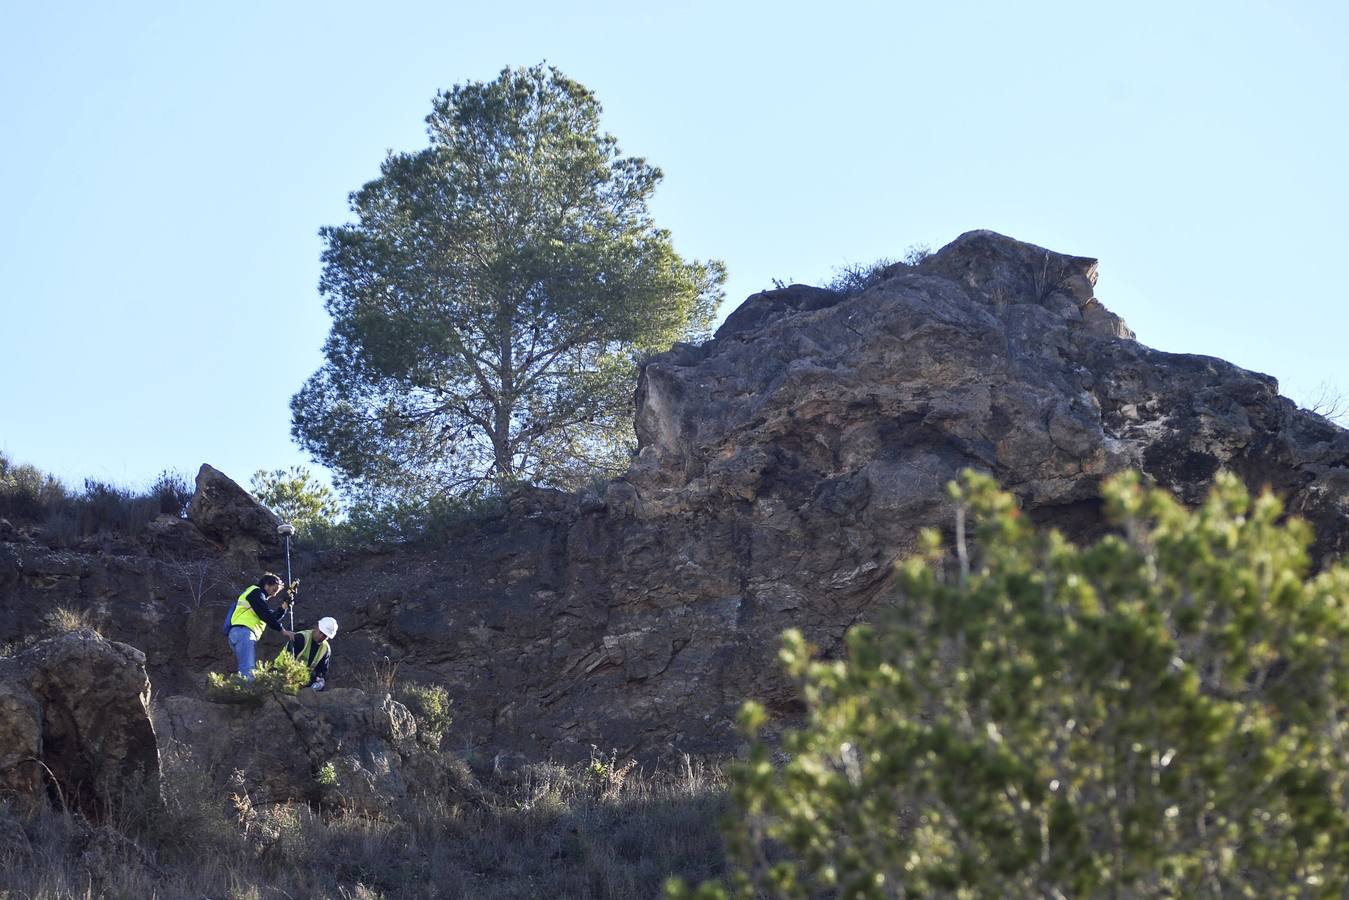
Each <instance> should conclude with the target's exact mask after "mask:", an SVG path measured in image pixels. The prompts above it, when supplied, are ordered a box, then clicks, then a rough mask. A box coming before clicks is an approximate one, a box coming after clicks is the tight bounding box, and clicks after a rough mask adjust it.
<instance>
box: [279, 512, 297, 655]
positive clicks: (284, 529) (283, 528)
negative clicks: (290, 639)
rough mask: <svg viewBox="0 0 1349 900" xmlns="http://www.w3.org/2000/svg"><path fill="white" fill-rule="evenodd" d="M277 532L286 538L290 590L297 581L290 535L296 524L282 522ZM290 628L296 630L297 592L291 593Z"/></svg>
mask: <svg viewBox="0 0 1349 900" xmlns="http://www.w3.org/2000/svg"><path fill="white" fill-rule="evenodd" d="M276 533H277V534H279V535H282V536H283V537H285V539H286V590H288V591H289V590H290V589H291V586H292V585H294V584H295V582H293V581H291V578H290V536H291V535H292V534H294V533H295V526H294V525H292V524H290V523H289V522H282V523H281V524H280V525H278V526H276ZM290 630H291V631H294V630H295V594H294V593H292V594H291V595H290Z"/></svg>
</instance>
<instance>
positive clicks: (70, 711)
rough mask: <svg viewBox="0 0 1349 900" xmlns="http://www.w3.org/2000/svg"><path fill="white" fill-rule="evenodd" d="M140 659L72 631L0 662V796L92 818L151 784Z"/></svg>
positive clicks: (154, 760) (155, 770)
mask: <svg viewBox="0 0 1349 900" xmlns="http://www.w3.org/2000/svg"><path fill="white" fill-rule="evenodd" d="M149 699H150V682H149V679H148V678H147V677H146V675H145V654H143V653H141V652H140V651H139V650H137V649H136V648H134V647H129V646H127V645H126V644H119V643H113V642H110V641H106V640H104V639H103V638H101V637H100V636H99V635H97V634H96V633H94V632H92V631H87V630H82V631H73V632H70V633H67V634H64V635H61V636H59V637H55V638H51V639H49V640H45V641H42V642H40V643H38V644H36V645H35V646H33V647H31V648H29V649H27V650H25V651H24V652H22V653H20V654H18V655H17V656H14V657H10V658H7V659H0V791H14V792H16V793H18V794H19V795H21V796H27V797H30V798H48V797H49V795H50V799H51V800H52V801H54V802H56V803H58V804H64V805H65V806H66V807H68V808H70V809H72V810H78V811H80V812H83V813H84V814H85V815H86V816H88V817H89V818H91V819H94V820H95V821H96V820H97V819H98V818H99V817H100V816H101V815H103V814H104V813H105V812H107V810H108V806H109V803H110V802H114V801H117V800H124V799H125V798H126V797H128V796H132V795H133V794H135V793H139V792H140V791H141V790H143V789H144V787H145V785H147V784H148V785H149V786H150V788H151V791H152V793H153V790H154V786H155V785H157V784H158V778H159V750H158V745H157V743H156V740H155V733H154V728H153V726H152V725H151V722H150V715H149V712H148V710H147V704H148V702H149Z"/></svg>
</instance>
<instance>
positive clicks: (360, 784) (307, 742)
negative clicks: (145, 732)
mask: <svg viewBox="0 0 1349 900" xmlns="http://www.w3.org/2000/svg"><path fill="white" fill-rule="evenodd" d="M156 726H157V727H158V730H159V734H160V735H161V736H162V738H163V739H166V740H173V741H176V742H178V743H179V744H180V745H181V747H182V748H183V750H184V751H185V752H187V753H189V754H190V755H191V757H190V758H191V764H192V765H193V766H194V767H195V768H196V769H197V770H198V771H200V772H202V773H204V774H205V775H206V776H207V777H208V778H209V780H210V781H212V782H213V783H215V784H216V785H217V786H218V787H219V788H220V789H221V791H222V794H228V793H229V792H231V791H233V792H237V793H241V794H243V793H246V794H247V795H248V796H249V798H250V801H251V802H252V803H255V804H266V803H279V802H285V801H295V800H299V801H312V802H328V803H333V804H340V805H343V806H345V807H347V808H350V809H354V810H360V811H364V812H371V813H377V812H380V811H382V810H386V809H388V808H389V805H390V804H392V803H395V802H397V801H398V800H400V799H402V798H404V797H406V796H407V792H408V784H407V778H406V776H405V773H404V770H405V768H406V767H407V765H408V764H409V763H411V762H412V761H413V757H414V756H415V755H417V754H418V753H419V748H418V746H417V744H416V740H415V739H416V734H417V725H416V722H415V721H414V720H413V717H412V714H411V713H409V712H408V710H407V709H406V708H405V707H404V706H403V705H402V704H401V703H398V702H396V701H394V700H392V699H390V697H389V696H388V695H387V694H385V695H382V696H372V695H368V694H366V693H365V692H364V691H359V690H349V689H348V690H341V689H338V690H332V691H326V692H324V693H322V694H316V693H314V692H313V691H301V692H300V694H299V695H298V696H295V697H289V696H285V695H275V696H264V697H260V698H258V699H257V700H256V701H255V702H250V703H245V704H224V703H215V702H211V701H207V700H200V699H197V698H195V697H187V696H176V697H169V698H168V699H167V700H165V701H164V703H163V704H162V705H161V706H160V708H159V709H158V711H157V713H156ZM329 764H331V766H332V769H331V771H332V774H333V776H334V778H335V782H333V783H331V784H328V783H325V780H324V778H323V777H321V773H322V772H323V769H324V767H325V766H327V765H329ZM236 773H237V775H236Z"/></svg>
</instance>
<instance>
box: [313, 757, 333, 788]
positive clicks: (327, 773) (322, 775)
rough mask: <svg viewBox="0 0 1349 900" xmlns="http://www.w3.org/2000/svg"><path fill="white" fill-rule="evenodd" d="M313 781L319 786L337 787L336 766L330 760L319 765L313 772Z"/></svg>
mask: <svg viewBox="0 0 1349 900" xmlns="http://www.w3.org/2000/svg"><path fill="white" fill-rule="evenodd" d="M314 783H315V784H317V785H318V786H319V787H325V788H331V787H337V766H335V765H333V763H332V761H331V760H329V761H328V762H326V763H324V764H323V765H321V766H319V770H318V771H317V772H315V773H314Z"/></svg>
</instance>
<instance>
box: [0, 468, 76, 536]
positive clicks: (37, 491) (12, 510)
mask: <svg viewBox="0 0 1349 900" xmlns="http://www.w3.org/2000/svg"><path fill="white" fill-rule="evenodd" d="M68 500H69V494H68V492H67V491H66V487H65V485H64V484H62V483H61V481H60V479H58V478H56V477H55V476H54V475H48V474H46V473H45V472H43V471H41V470H40V469H38V468H37V467H36V466H31V465H28V464H26V463H24V464H15V463H14V462H13V461H12V460H11V459H10V458H9V457H8V456H6V455H5V454H4V453H0V516H5V517H12V518H15V519H19V520H21V521H28V522H36V521H40V520H41V519H42V518H43V517H44V516H46V514H47V513H48V511H50V510H51V509H53V508H56V507H58V506H60V505H62V504H65V503H66V502H67V501H68Z"/></svg>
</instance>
